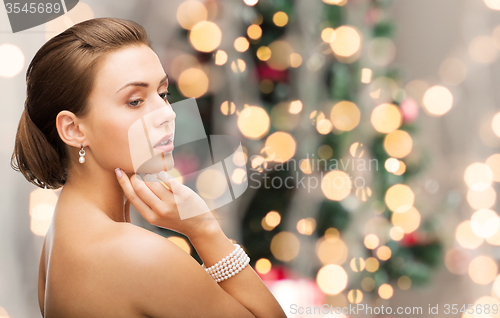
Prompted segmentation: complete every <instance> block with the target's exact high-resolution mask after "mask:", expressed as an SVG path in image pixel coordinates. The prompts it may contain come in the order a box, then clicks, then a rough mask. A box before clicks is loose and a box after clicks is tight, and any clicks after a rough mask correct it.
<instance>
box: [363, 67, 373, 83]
mask: <svg viewBox="0 0 500 318" xmlns="http://www.w3.org/2000/svg"><path fill="white" fill-rule="evenodd" d="M372 74H373V72H372V70H371V69H369V68H366V67H365V68H363V69H362V70H361V83H364V84H368V83H370V82H371V81H372Z"/></svg>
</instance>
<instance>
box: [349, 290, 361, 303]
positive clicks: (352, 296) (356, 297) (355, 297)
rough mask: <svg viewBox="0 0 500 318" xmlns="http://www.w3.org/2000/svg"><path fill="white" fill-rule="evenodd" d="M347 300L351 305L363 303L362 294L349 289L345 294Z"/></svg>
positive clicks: (359, 291)
mask: <svg viewBox="0 0 500 318" xmlns="http://www.w3.org/2000/svg"><path fill="white" fill-rule="evenodd" d="M347 299H348V300H349V302H350V303H351V304H359V303H360V302H362V301H363V292H362V291H361V290H359V289H351V290H350V291H349V292H348V293H347Z"/></svg>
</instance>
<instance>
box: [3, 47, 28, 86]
mask: <svg viewBox="0 0 500 318" xmlns="http://www.w3.org/2000/svg"><path fill="white" fill-rule="evenodd" d="M23 67H24V54H23V51H21V49H20V48H19V47H17V46H15V45H13V44H8V43H5V44H2V45H0V77H7V78H11V77H14V76H16V75H17V74H19V73H20V72H21V71H22V69H23Z"/></svg>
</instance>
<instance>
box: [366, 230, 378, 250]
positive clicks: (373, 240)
mask: <svg viewBox="0 0 500 318" xmlns="http://www.w3.org/2000/svg"><path fill="white" fill-rule="evenodd" d="M364 243H365V246H366V248H367V249H370V250H373V249H375V248H376V247H377V246H378V244H379V239H378V237H377V236H376V235H375V234H368V235H367V236H366V237H365V240H364Z"/></svg>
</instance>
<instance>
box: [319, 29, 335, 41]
mask: <svg viewBox="0 0 500 318" xmlns="http://www.w3.org/2000/svg"><path fill="white" fill-rule="evenodd" d="M335 37H336V34H335V30H334V29H333V28H324V29H323V31H321V39H322V40H323V42H326V43H331V42H332V41H333V40H335Z"/></svg>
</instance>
